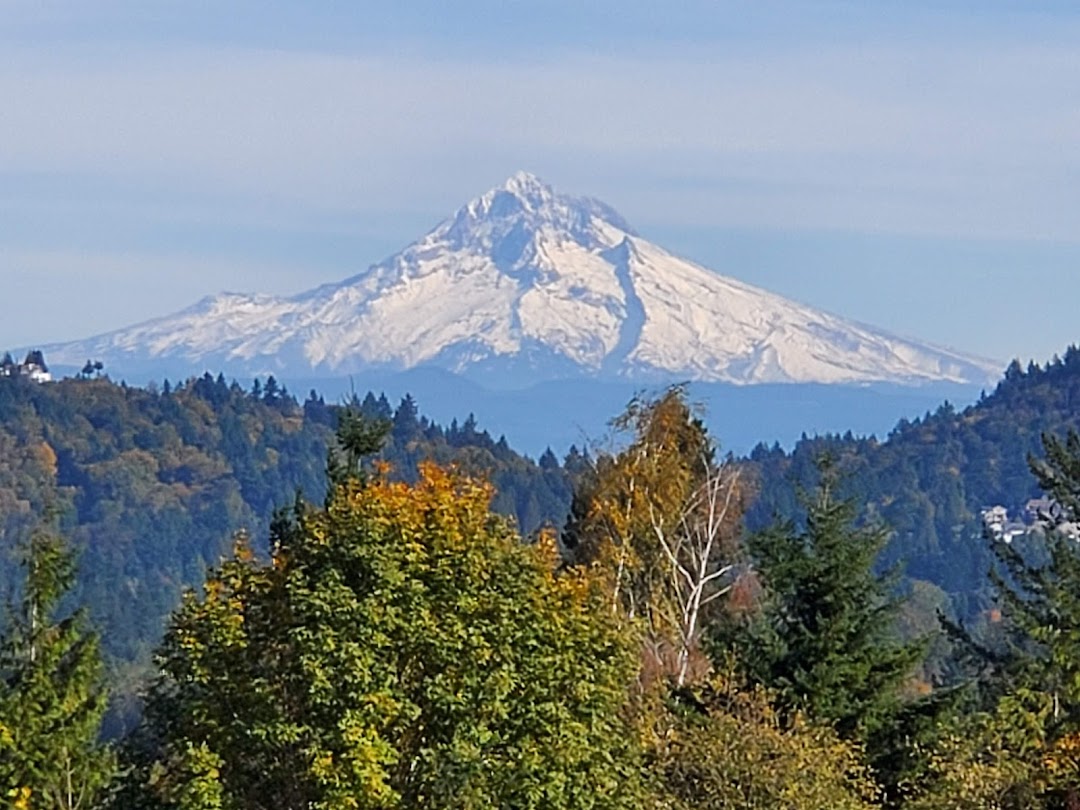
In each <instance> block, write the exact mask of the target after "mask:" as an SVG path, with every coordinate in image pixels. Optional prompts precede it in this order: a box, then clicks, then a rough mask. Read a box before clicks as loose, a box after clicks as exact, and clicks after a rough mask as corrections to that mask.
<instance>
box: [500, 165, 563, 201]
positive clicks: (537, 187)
mask: <svg viewBox="0 0 1080 810" xmlns="http://www.w3.org/2000/svg"><path fill="white" fill-rule="evenodd" d="M502 187H503V190H505V191H509V192H510V193H511V194H513V195H515V196H518V197H552V196H554V191H553V190H552V188H551V186H549V185H548V184H547V183H545V182H544V181H543V180H541V179H540V178H539V177H537V176H536V175H535V174H533V173H532V172H527V171H525V170H520V171H516V172H514V173H513V174H512V175H510V176H509V177H508V178H507V179H506V182H505V183H503V186H502Z"/></svg>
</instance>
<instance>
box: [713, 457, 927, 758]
mask: <svg viewBox="0 0 1080 810" xmlns="http://www.w3.org/2000/svg"><path fill="white" fill-rule="evenodd" d="M835 485H836V482H835V474H834V471H833V470H832V469H831V467H830V466H829V465H828V463H827V462H826V463H824V464H823V465H822V467H821V482H820V484H819V486H818V489H817V491H816V493H815V494H814V495H813V496H812V498H811V499H810V501H809V503H808V505H807V506H808V514H807V517H806V525H805V528H803V529H799V528H797V527H796V526H795V524H794V523H793V522H791V521H786V522H782V523H779V524H778V525H775V526H773V527H772V528H770V529H768V530H766V531H763V532H760V533H758V534H756V535H753V536H752V537H751V538H750V540H749V543H748V545H749V551H750V554H751V557H752V559H753V561H754V562H753V564H754V569H755V572H756V575H757V577H758V578H759V580H760V585H761V586H762V587H763V589H764V591H763V593H764V595H763V598H762V600H761V605H760V609H759V610H758V611H757V612H754V611H750V612H748V613H746V614H745V615H744V617H743V618H741V619H737V620H733V621H732V622H730V623H728V624H727V625H726V627H725V628H724V629H722V630H720V631H718V632H717V641H718V643H717V644H716V645H715V649H716V652H717V654H718V655H719V656H721V657H723V656H726V655H728V654H733V657H734V659H735V661H736V663H737V666H739V667H740V668H741V669H742V670H743V672H744V673H745V675H746V677H747V678H748V679H749V680H750V682H751V683H756V684H761V685H763V686H765V687H766V688H768V689H770V690H773V692H774V693H775V694H776V695H777V697H778V700H779V701H780V703H781V705H783V706H786V707H787V708H789V709H791V710H799V711H804V712H806V714H807V715H808V716H809V717H811V718H813V719H815V720H819V721H825V722H828V723H831V724H832V725H833V726H834V727H835V728H836V730H837V731H838V732H839V733H840V735H841V736H842V737H845V738H847V739H854V740H858V741H861V742H864V743H866V744H867V746H868V749H869V753H870V755H871V757H872V759H873V760H874V761H875V762H876V764H878V765H879V767H886V766H891V767H895V765H896V762H895V760H894V761H893V762H891V763H889V762H887V760H889V759H894V758H895V756H896V753H897V752H896V751H895V750H894V748H893V746H894V744H895V736H896V734H897V733H901V732H902V730H901V728H900V727H901V726H902V725H903V723H904V722H905V715H906V713H907V710H908V709H909V708H910V707H905V704H904V701H903V699H902V695H901V686H902V685H903V684H904V682H905V680H906V679H907V678H909V677H910V676H911V675H912V674H913V670H914V668H915V666H916V664H917V663H918V662H919V660H920V658H921V657H922V656H923V655H924V646H925V645H924V644H922V643H901V642H900V641H899V640H898V639H897V634H896V618H897V611H898V609H899V607H900V603H899V602H898V600H897V598H896V597H894V596H893V595H892V583H891V581H890V579H889V578H883V577H880V576H878V575H876V574H875V572H874V563H875V560H876V558H877V556H878V553H879V552H880V550H881V548H882V546H883V545H884V542H885V537H886V534H885V531H884V530H883V529H881V528H879V527H875V526H864V527H860V526H858V525H856V522H855V521H856V510H855V506H854V504H853V503H852V502H851V501H847V500H843V499H838V498H837V497H836V496H835V494H834V488H835Z"/></svg>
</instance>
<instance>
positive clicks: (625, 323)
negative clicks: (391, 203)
mask: <svg viewBox="0 0 1080 810" xmlns="http://www.w3.org/2000/svg"><path fill="white" fill-rule="evenodd" d="M45 350H46V353H47V357H48V358H49V360H50V362H53V363H60V364H72V365H74V364H79V365H81V364H82V363H83V362H84V361H85V360H86V359H87V358H94V359H100V360H102V361H104V362H105V364H106V366H107V367H108V368H109V369H110V370H112V371H113V373H114V374H117V373H119V374H122V373H124V372H125V370H129V369H130V370H146V369H150V368H153V367H155V366H159V367H162V368H169V369H177V368H188V369H190V370H192V371H200V370H202V369H204V368H209V369H213V370H215V371H216V370H219V369H221V370H225V371H227V372H232V373H244V374H265V373H275V374H279V375H282V376H289V377H292V378H299V377H310V376H313V375H326V374H346V373H353V372H360V371H364V370H369V369H387V370H389V369H403V368H412V367H415V366H418V365H435V366H440V367H442V368H446V369H449V370H451V371H454V372H459V373H465V374H469V375H472V376H476V377H480V378H484V377H487V378H488V379H491V380H494V381H495V382H497V383H502V384H506V383H510V382H513V381H518V382H532V381H536V380H540V379H550V378H557V377H568V376H576V375H579V374H584V375H588V376H594V377H602V378H624V379H640V380H646V381H653V380H662V379H696V380H707V381H726V382H734V383H759V382H825V383H859V382H871V381H889V382H902V383H920V382H929V381H953V382H976V383H981V382H984V381H986V380H989V379H993V378H996V376H997V373H998V371H999V369H998V366H997V364H996V363H992V362H990V361H986V360H982V359H980V358H975V357H969V356H966V355H963V354H960V353H957V352H953V351H950V350H948V349H943V348H939V347H935V346H929V345H925V344H922V343H918V342H915V341H911V340H906V339H903V338H899V337H896V336H893V335H889V334H886V333H884V332H881V331H878V330H875V329H873V328H871V327H868V326H863V325H861V324H857V323H853V322H851V321H848V320H845V319H843V318H839V317H836V316H833V315H829V314H826V313H824V312H820V311H818V310H815V309H812V308H810V307H808V306H804V305H801V304H797V303H794V302H792V301H789V300H787V299H784V298H782V297H780V296H778V295H774V294H772V293H769V292H766V291H764V290H761V289H758V288H755V287H752V286H750V285H748V284H743V283H741V282H739V281H736V280H734V279H732V278H727V277H725V276H722V275H719V274H717V273H715V272H713V271H711V270H708V269H706V268H704V267H701V266H699V265H696V264H694V263H692V262H689V261H686V260H684V259H680V258H678V257H676V256H673V255H671V254H670V253H668V252H667V251H665V250H664V249H663V248H660V247H658V246H657V245H654V244H652V243H651V242H648V241H647V240H645V239H642V238H641V237H639V236H638V235H637V234H636V233H635V232H634V230H633V229H632V228H631V227H630V226H629V225H628V224H627V223H626V222H625V221H624V220H623V219H622V218H621V217H620V216H619V215H618V214H617V213H616V212H615V211H613V210H612V209H610V208H609V207H607V206H606V205H604V204H603V203H600V202H598V201H596V200H591V199H579V198H573V197H568V196H565V195H562V194H558V193H556V192H555V191H554V190H552V188H551V187H550V186H547V185H545V184H544V183H542V182H541V181H540V180H538V179H537V178H536V177H534V176H532V175H530V174H527V173H524V172H521V173H518V174H516V175H514V176H513V177H511V178H510V179H509V180H508V181H507V182H506V183H505V184H504V185H503V186H501V187H499V188H496V189H492V190H491V191H489V192H487V193H486V194H484V195H483V196H481V197H479V198H477V199H475V200H473V201H472V202H470V203H468V204H467V205H466V206H464V207H463V208H461V209H460V210H459V211H458V212H457V213H455V214H454V215H453V216H452V217H451V218H450V219H448V220H446V221H445V222H443V223H441V224H440V225H438V226H437V227H436V228H435V229H434V230H432V231H431V232H430V233H428V234H427V235H426V236H424V237H422V238H421V239H420V240H419V241H417V242H415V243H413V244H412V245H410V246H409V247H407V248H405V250H403V251H402V252H401V253H398V254H397V255H395V256H392V257H390V258H389V259H387V260H386V261H384V262H382V263H380V264H377V265H374V266H373V267H371V268H369V269H368V270H367V271H365V272H363V273H360V274H359V275H357V276H354V277H352V278H349V279H346V280H345V281H343V282H341V283H339V284H330V285H325V286H322V287H319V288H317V289H314V290H311V291H309V292H306V293H302V294H300V295H296V296H293V297H289V298H275V297H271V296H265V295H240V294H233V293H223V294H220V295H217V296H213V297H209V298H205V299H203V300H202V301H200V302H198V303H197V304H195V305H194V306H192V307H189V308H188V309H185V310H183V311H181V312H178V313H177V314H175V315H172V316H168V317H164V318H159V319H156V320H153V321H148V322H146V323H142V324H139V325H137V326H132V327H130V328H127V329H121V330H119V331H116V332H111V333H109V334H105V335H101V336H98V337H94V338H90V339H88V340H84V341H80V342H77V343H68V344H58V345H53V346H47V347H45Z"/></svg>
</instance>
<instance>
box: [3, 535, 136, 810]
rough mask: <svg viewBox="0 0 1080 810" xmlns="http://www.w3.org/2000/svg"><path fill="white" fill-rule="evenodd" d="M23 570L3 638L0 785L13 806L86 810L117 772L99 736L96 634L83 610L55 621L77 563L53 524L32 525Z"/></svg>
mask: <svg viewBox="0 0 1080 810" xmlns="http://www.w3.org/2000/svg"><path fill="white" fill-rule="evenodd" d="M23 567H24V571H25V580H24V583H23V588H22V597H21V600H20V603H19V605H18V607H17V608H16V609H14V610H13V611H12V616H11V617H10V619H9V621H8V624H7V627H6V636H5V638H4V640H3V643H2V645H0V785H2V786H3V787H2V790H3V791H5V792H6V795H7V797H8V798H9V799H10V800H11V801H12V803H13V804H16V805H17V803H18V801H22V802H23V803H24V805H25V806H26V807H33V808H60V809H62V810H77V809H82V810H85V809H86V808H90V807H94V806H96V802H97V800H98V798H99V797H100V795H101V793H102V791H103V789H104V788H105V787H106V785H107V784H108V783H109V782H110V780H111V779H112V778H113V776H114V774H115V767H114V764H115V760H114V757H113V754H112V752H111V751H110V750H109V749H108V748H107V747H105V746H103V745H101V744H100V742H99V739H98V737H99V734H100V729H101V721H102V717H103V716H104V713H105V708H106V693H105V689H104V686H103V669H102V664H101V658H100V655H99V652H98V640H97V637H96V636H95V635H94V634H93V633H91V632H89V631H88V630H87V629H86V624H85V620H84V616H83V614H82V612H76V613H75V614H73V615H70V616H68V617H66V618H58V605H59V602H60V600H61V598H62V597H63V595H64V594H65V593H66V592H67V590H68V589H69V588H70V586H71V583H72V580H73V578H74V572H75V566H74V560H73V556H72V553H71V551H70V550H69V549H68V547H67V544H66V542H65V541H64V539H63V538H62V537H61V536H59V535H58V534H56V533H55V532H54V531H52V530H51V527H49V526H43V527H39V528H38V529H37V530H36V531H34V532H33V534H32V535H31V537H30V539H29V540H28V542H27V543H26V546H25V548H24V558H23Z"/></svg>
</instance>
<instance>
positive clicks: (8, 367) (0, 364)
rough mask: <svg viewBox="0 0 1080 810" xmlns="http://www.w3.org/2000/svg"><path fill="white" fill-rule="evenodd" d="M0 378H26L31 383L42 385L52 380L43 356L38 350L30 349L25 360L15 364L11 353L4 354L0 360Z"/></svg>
mask: <svg viewBox="0 0 1080 810" xmlns="http://www.w3.org/2000/svg"><path fill="white" fill-rule="evenodd" d="M0 377H27V378H29V379H30V380H31V381H32V382H36V383H43V382H49V381H51V380H52V374H50V373H49V367H48V366H47V365H45V355H44V354H42V352H41V350H40V349H32V350H31V351H29V352H27V353H26V359H25V360H24V361H23V362H21V363H16V362H15V359H14V358H13V357H12V356H11V352H4V357H3V359H0Z"/></svg>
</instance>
